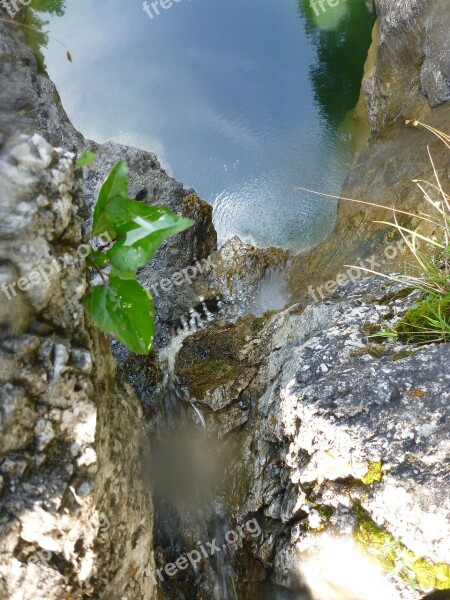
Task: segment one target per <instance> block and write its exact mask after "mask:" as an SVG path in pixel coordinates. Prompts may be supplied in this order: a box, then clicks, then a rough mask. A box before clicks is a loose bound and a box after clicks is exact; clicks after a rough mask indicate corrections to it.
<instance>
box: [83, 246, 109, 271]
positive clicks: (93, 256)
mask: <svg viewBox="0 0 450 600" xmlns="http://www.w3.org/2000/svg"><path fill="white" fill-rule="evenodd" d="M86 263H87V266H88V267H89V268H92V264H91V263H94V264H95V266H96V267H97V268H98V269H101V268H102V267H105V266H106V265H107V264H109V258H108V256H107V255H106V253H105V252H101V251H100V250H92V251H91V252H90V253H89V255H88V256H87V257H86Z"/></svg>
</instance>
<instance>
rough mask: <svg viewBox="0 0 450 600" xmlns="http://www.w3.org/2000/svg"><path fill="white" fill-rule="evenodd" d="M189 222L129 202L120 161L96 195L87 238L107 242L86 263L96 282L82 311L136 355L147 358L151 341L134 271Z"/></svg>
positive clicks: (144, 296)
mask: <svg viewBox="0 0 450 600" xmlns="http://www.w3.org/2000/svg"><path fill="white" fill-rule="evenodd" d="M193 223H194V222H193V221H192V220H191V219H185V218H183V217H180V216H178V215H176V214H174V213H173V212H171V211H170V210H169V209H168V208H166V207H159V206H149V205H147V204H145V203H143V202H138V201H136V200H130V199H129V198H128V165H127V163H126V162H125V161H119V162H118V163H117V164H116V166H115V167H114V168H113V170H112V171H111V173H110V174H109V176H108V178H107V179H106V181H105V183H104V184H103V186H102V188H101V190H100V194H99V196H98V200H97V203H96V205H95V209H94V217H93V223H92V233H93V235H94V236H99V235H105V234H107V235H108V236H109V238H110V239H111V242H110V243H107V244H105V245H103V246H101V247H100V248H98V249H97V250H95V251H94V252H91V253H90V255H89V256H88V257H87V259H86V261H87V264H88V266H89V267H90V268H91V269H93V270H94V271H95V272H96V273H97V274H98V275H99V276H100V278H101V280H102V283H101V284H99V285H95V286H93V287H92V288H91V290H90V294H89V296H88V297H87V298H86V299H85V306H86V309H87V312H88V314H89V316H90V318H91V320H92V322H93V323H95V324H96V325H97V327H99V328H100V329H102V331H105V332H106V333H109V334H111V335H113V336H114V337H115V338H117V339H118V340H119V341H121V342H122V343H123V344H125V345H126V346H128V348H129V349H130V350H132V351H133V352H135V353H136V354H148V352H149V351H150V349H151V345H152V341H153V336H154V329H153V315H154V309H153V302H152V298H151V295H150V293H149V292H148V291H147V290H145V289H144V288H143V287H141V286H140V285H139V283H138V282H137V281H136V271H137V269H139V268H140V267H143V266H144V265H146V264H147V263H148V262H149V261H150V259H151V258H152V257H153V255H154V254H155V252H156V251H157V250H158V248H159V247H160V246H161V244H162V243H163V242H164V241H165V240H166V239H167V238H168V237H169V236H171V235H174V234H176V233H179V232H180V231H184V230H185V229H187V228H188V227H191V226H192V225H193Z"/></svg>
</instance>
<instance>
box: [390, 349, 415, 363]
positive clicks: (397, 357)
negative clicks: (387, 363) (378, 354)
mask: <svg viewBox="0 0 450 600" xmlns="http://www.w3.org/2000/svg"><path fill="white" fill-rule="evenodd" d="M413 354H415V352H410V351H408V350H403V352H396V353H395V354H394V355H393V357H392V360H393V361H396V360H403V359H404V358H408V356H412V355H413Z"/></svg>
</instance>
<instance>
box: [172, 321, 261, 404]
mask: <svg viewBox="0 0 450 600" xmlns="http://www.w3.org/2000/svg"><path fill="white" fill-rule="evenodd" d="M270 316H271V313H267V314H266V315H263V316H262V317H259V318H256V317H254V316H252V315H248V316H246V317H242V318H240V319H239V320H238V321H237V322H236V323H235V324H226V325H222V326H220V325H212V326H210V327H208V328H207V329H205V330H202V331H199V332H197V333H196V334H194V335H192V336H190V337H188V338H187V339H186V340H185V341H184V344H183V347H182V349H181V350H180V352H179V353H178V356H177V360H176V365H175V371H176V373H177V375H178V377H179V378H180V381H181V383H182V384H183V385H185V386H186V387H187V388H188V390H189V392H190V394H191V395H192V396H193V397H195V398H196V399H197V400H201V399H202V398H203V397H204V395H205V393H206V392H207V391H208V390H210V389H214V388H217V387H219V386H221V385H224V384H226V383H229V382H232V381H237V380H239V379H240V378H241V377H242V376H245V374H246V373H248V371H249V369H252V370H253V368H252V367H253V366H254V362H255V361H256V362H257V360H258V357H257V356H255V357H254V358H252V357H250V356H247V357H246V358H245V359H244V360H243V359H241V358H240V356H239V355H240V351H241V350H242V348H243V347H244V346H245V345H246V344H247V343H248V341H249V340H253V339H255V338H256V337H258V334H259V332H260V331H261V329H262V328H263V327H264V325H265V324H266V323H267V321H268V320H269V318H270Z"/></svg>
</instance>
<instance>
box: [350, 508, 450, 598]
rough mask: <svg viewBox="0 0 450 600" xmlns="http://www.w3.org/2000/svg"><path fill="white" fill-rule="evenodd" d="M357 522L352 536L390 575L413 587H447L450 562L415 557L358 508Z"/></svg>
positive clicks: (449, 585)
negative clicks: (435, 561)
mask: <svg viewBox="0 0 450 600" xmlns="http://www.w3.org/2000/svg"><path fill="white" fill-rule="evenodd" d="M356 510H357V515H358V521H357V525H356V528H355V531H354V534H353V535H354V538H355V541H356V542H357V544H358V545H360V546H361V547H362V548H363V549H364V550H365V551H366V552H367V553H368V555H369V556H370V557H371V558H372V560H373V561H374V562H376V563H378V564H379V565H380V567H381V568H382V569H383V570H384V571H387V572H388V573H389V575H390V576H391V577H399V578H400V579H402V580H403V581H404V582H405V583H408V584H409V585H410V586H411V587H412V588H413V589H415V588H416V586H417V585H420V586H421V587H422V588H437V589H439V590H445V589H450V565H447V564H444V563H436V564H433V563H432V562H431V561H428V560H426V559H425V558H422V557H418V556H415V555H414V553H413V552H411V550H409V549H408V548H407V547H406V546H405V545H404V544H403V543H402V542H401V540H399V539H396V538H394V537H393V536H392V535H391V534H390V533H388V532H387V531H384V530H383V529H381V527H379V526H378V525H377V524H376V523H374V522H373V521H371V520H370V519H369V518H368V517H367V516H366V515H365V513H364V512H363V511H362V510H361V509H360V508H357V509H356Z"/></svg>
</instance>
